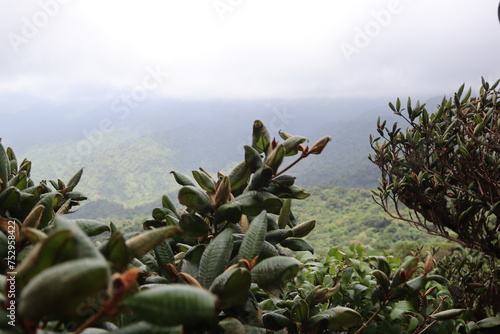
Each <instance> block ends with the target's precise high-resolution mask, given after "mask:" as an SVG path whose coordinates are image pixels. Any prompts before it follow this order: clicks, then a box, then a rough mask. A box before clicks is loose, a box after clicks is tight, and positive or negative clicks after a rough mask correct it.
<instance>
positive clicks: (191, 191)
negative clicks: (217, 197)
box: [178, 186, 214, 213]
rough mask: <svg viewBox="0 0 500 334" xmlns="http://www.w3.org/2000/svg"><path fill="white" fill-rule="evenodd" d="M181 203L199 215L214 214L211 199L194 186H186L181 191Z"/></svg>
mask: <svg viewBox="0 0 500 334" xmlns="http://www.w3.org/2000/svg"><path fill="white" fill-rule="evenodd" d="M178 196H179V203H181V204H182V205H185V206H187V207H188V208H191V209H193V210H195V211H196V212H199V213H206V212H213V211H214V207H213V206H212V202H211V201H210V198H209V197H208V196H207V194H205V193H204V192H203V191H202V190H200V189H199V188H197V187H194V186H184V187H182V188H181V189H180V190H179V195H178Z"/></svg>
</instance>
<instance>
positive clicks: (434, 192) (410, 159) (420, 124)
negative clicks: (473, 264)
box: [370, 79, 500, 258]
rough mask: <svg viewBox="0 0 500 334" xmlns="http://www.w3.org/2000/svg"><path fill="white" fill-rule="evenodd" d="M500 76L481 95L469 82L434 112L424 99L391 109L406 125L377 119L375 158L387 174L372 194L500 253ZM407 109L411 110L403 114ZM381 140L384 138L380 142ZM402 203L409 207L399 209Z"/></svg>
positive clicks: (430, 228)
mask: <svg viewBox="0 0 500 334" xmlns="http://www.w3.org/2000/svg"><path fill="white" fill-rule="evenodd" d="M499 83H500V80H499V81H497V82H495V83H494V84H493V85H491V86H490V85H489V84H488V83H487V82H486V81H484V79H483V80H482V86H481V89H480V92H479V95H478V96H473V95H472V91H471V89H469V90H468V91H467V92H465V93H464V85H462V86H461V87H460V88H459V90H458V91H457V92H456V93H455V95H454V97H453V98H450V99H446V98H443V100H442V102H441V105H440V106H439V108H438V110H437V111H436V112H435V113H429V112H428V111H427V109H426V107H425V104H423V105H421V104H420V103H419V102H417V104H416V105H415V106H412V103H411V100H410V99H408V103H407V106H406V110H405V109H404V108H402V106H401V101H400V100H399V99H397V101H396V103H395V105H394V104H392V103H390V104H389V106H390V108H391V109H392V110H393V111H394V113H395V114H396V115H399V116H401V117H402V118H403V119H404V120H405V121H406V122H407V123H408V124H409V128H407V129H406V131H404V130H402V129H401V128H399V126H398V124H397V123H394V124H393V126H388V125H387V124H386V122H385V121H384V122H380V119H379V121H378V124H377V126H378V132H379V135H380V137H377V138H374V137H373V136H371V137H370V143H371V145H372V148H373V150H374V154H373V156H370V159H371V160H372V161H373V162H374V163H375V164H376V165H377V166H378V167H379V168H380V170H381V172H382V179H381V181H380V186H379V187H378V189H377V191H375V192H374V198H375V199H376V201H377V202H378V203H379V204H380V205H381V206H382V208H384V210H385V211H386V212H387V213H389V214H390V215H391V216H392V217H393V218H396V219H401V220H404V221H406V222H408V223H410V224H411V225H413V226H415V227H416V228H418V229H422V230H424V231H426V232H427V233H429V234H433V235H438V236H441V237H444V238H447V239H449V240H453V241H455V242H458V243H460V244H461V245H463V246H466V247H470V248H473V249H478V250H480V251H482V252H483V253H486V254H489V255H491V256H494V257H496V258H499V257H500V220H499V219H498V217H499V216H500V99H499V94H500V90H499V89H498V88H497V87H498V85H499ZM405 114H406V115H405ZM382 139H383V141H382ZM400 203H403V204H404V205H405V206H406V207H407V208H409V209H410V215H409V217H407V216H405V215H404V214H403V212H402V210H403V208H401V207H400Z"/></svg>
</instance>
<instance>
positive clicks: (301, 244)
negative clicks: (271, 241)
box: [280, 238, 314, 253]
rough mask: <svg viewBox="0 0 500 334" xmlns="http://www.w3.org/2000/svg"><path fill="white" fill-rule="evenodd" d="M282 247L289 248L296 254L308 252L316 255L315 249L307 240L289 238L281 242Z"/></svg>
mask: <svg viewBox="0 0 500 334" xmlns="http://www.w3.org/2000/svg"><path fill="white" fill-rule="evenodd" d="M280 244H281V246H283V247H286V248H289V249H291V250H293V251H295V252H299V251H308V252H311V253H314V248H313V247H312V246H311V245H310V244H309V243H308V242H307V241H305V240H303V239H297V238H288V239H286V240H283V241H282V242H280Z"/></svg>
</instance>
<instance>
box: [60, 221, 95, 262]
mask: <svg viewBox="0 0 500 334" xmlns="http://www.w3.org/2000/svg"><path fill="white" fill-rule="evenodd" d="M62 230H70V231H71V232H73V238H75V240H76V258H86V257H96V258H101V259H102V258H103V255H102V254H101V252H99V250H98V249H97V248H96V247H95V246H94V243H93V242H92V240H91V239H90V238H89V237H88V236H87V235H86V234H85V233H84V232H83V231H82V229H81V228H80V227H79V226H78V225H77V224H75V223H73V222H70V221H69V220H67V219H66V218H63V217H61V216H56V217H55V218H54V229H53V230H52V232H51V233H55V232H56V231H62Z"/></svg>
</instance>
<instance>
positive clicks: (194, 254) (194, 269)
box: [180, 244, 207, 277]
mask: <svg viewBox="0 0 500 334" xmlns="http://www.w3.org/2000/svg"><path fill="white" fill-rule="evenodd" d="M206 248H207V247H206V246H205V245H204V244H198V245H196V246H194V247H191V248H190V249H188V250H187V251H186V252H185V254H184V257H183V258H182V266H181V270H180V271H182V272H184V273H187V274H189V275H191V276H193V277H198V276H199V266H200V262H201V258H202V256H203V253H204V252H205V249H206Z"/></svg>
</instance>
